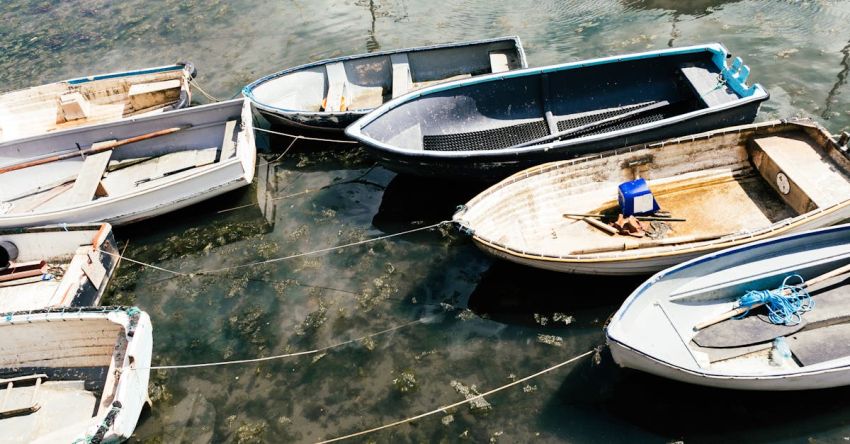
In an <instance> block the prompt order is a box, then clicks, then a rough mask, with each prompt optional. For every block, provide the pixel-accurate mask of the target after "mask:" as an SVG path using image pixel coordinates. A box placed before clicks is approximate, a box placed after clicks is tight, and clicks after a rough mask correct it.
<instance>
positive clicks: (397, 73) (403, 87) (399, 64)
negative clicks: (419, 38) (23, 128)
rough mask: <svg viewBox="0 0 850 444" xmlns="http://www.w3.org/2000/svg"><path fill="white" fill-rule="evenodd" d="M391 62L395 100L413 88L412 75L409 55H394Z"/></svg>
mask: <svg viewBox="0 0 850 444" xmlns="http://www.w3.org/2000/svg"><path fill="white" fill-rule="evenodd" d="M390 61H391V62H392V65H393V98H394V99H395V98H396V97H398V96H403V95H404V94H406V93H408V92H409V91H410V89H411V87H412V86H413V80H412V78H411V75H410V61H409V60H408V58H407V54H392V55H391V56H390Z"/></svg>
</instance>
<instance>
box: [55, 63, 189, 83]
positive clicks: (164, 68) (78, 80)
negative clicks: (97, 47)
mask: <svg viewBox="0 0 850 444" xmlns="http://www.w3.org/2000/svg"><path fill="white" fill-rule="evenodd" d="M184 68H185V65H168V66H158V67H156V68H147V69H138V70H135V71H124V72H113V73H109V74H98V75H94V76H87V77H77V78H76V79H70V80H66V81H65V82H66V83H68V84H70V85H79V84H82V83H88V82H94V81H96V80H105V79H114V78H119V77H131V76H139V75H144V74H155V73H158V72H167V71H177V70H181V69H184Z"/></svg>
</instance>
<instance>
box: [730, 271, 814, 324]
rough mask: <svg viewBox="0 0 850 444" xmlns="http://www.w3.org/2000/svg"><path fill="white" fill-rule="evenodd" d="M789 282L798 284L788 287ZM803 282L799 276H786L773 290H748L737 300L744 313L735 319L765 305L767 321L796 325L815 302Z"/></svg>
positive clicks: (811, 308)
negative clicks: (745, 309) (792, 281)
mask: <svg viewBox="0 0 850 444" xmlns="http://www.w3.org/2000/svg"><path fill="white" fill-rule="evenodd" d="M791 280H798V281H799V283H797V284H795V285H790V284H789V283H788V282H789V281H791ZM804 285H805V281H804V280H803V277H802V276H800V275H799V274H792V275H790V276H786V277H785V279H783V280H782V285H781V286H780V287H779V288H777V289H775V290H750V291H748V292H747V293H746V294H745V295H743V296H741V298H740V299H738V303H737V306H738V307H746V308H747V311H745V312H744V313H743V314H741V315H740V316H736V317H735V319H741V318H743V317H745V316H747V314H749V312H750V310H751V309H753V308H755V307H756V306H759V305H765V306H766V307H767V310H768V315H767V317H768V319H769V320H770V322H771V323H773V324H776V325H797V324H799V323H800V322H802V321H803V317H802V315H803V313H806V312H808V311H812V310H813V309H814V308H815V301H814V300H812V296H811V295H810V294H809V292H808V291H806V290H805V289H804V288H803V286H804Z"/></svg>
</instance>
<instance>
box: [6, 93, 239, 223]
mask: <svg viewBox="0 0 850 444" xmlns="http://www.w3.org/2000/svg"><path fill="white" fill-rule="evenodd" d="M253 128H254V126H253V121H252V114H251V109H250V106H249V105H248V104H247V103H246V102H243V100H242V99H237V100H231V101H227V102H220V103H216V104H212V105H204V106H198V107H193V108H189V109H184V110H178V111H173V112H170V113H165V114H159V115H155V116H148V117H142V118H138V119H130V120H126V121H120V122H115V123H109V124H104V125H97V126H94V127H88V128H81V129H76V130H70V131H64V132H62V133H58V134H55V135H44V136H40V137H37V138H31V139H27V140H24V141H19V142H6V143H2V144H0V183H2V184H3V186H2V187H0V228H11V227H30V226H41V225H49V224H60V223H82V222H96V221H97V222H110V223H112V224H113V225H117V224H126V223H130V222H135V221H139V220H142V219H145V218H149V217H152V216H157V215H160V214H164V213H167V212H169V211H173V210H176V209H179V208H183V207H186V206H188V205H191V204H193V203H197V202H200V201H202V200H204V199H208V198H210V197H213V196H216V195H219V194H222V193H225V192H227V191H230V190H233V189H236V188H239V187H243V186H246V185H248V184H250V183H251V181H252V180H253V177H254V165H255V159H256V147H255V144H254V131H253ZM56 159H62V160H56ZM21 165H34V166H29V167H26V168H20V167H21ZM4 171H6V172H4Z"/></svg>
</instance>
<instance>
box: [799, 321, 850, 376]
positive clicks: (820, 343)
mask: <svg viewBox="0 0 850 444" xmlns="http://www.w3.org/2000/svg"><path fill="white" fill-rule="evenodd" d="M848 339H850V324H837V325H831V326H829V327H824V328H817V329H814V330H808V331H806V330H804V331H801V332H799V333H796V334H794V335H792V336H790V337H788V338H787V341H788V346H789V347H790V348H791V353H793V354H794V357H795V358H797V360H798V361H800V363H801V364H803V366H808V365H814V364H819V363H821V362H826V361H831V360H833V359H838V358H843V357H846V356H850V340H848Z"/></svg>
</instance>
